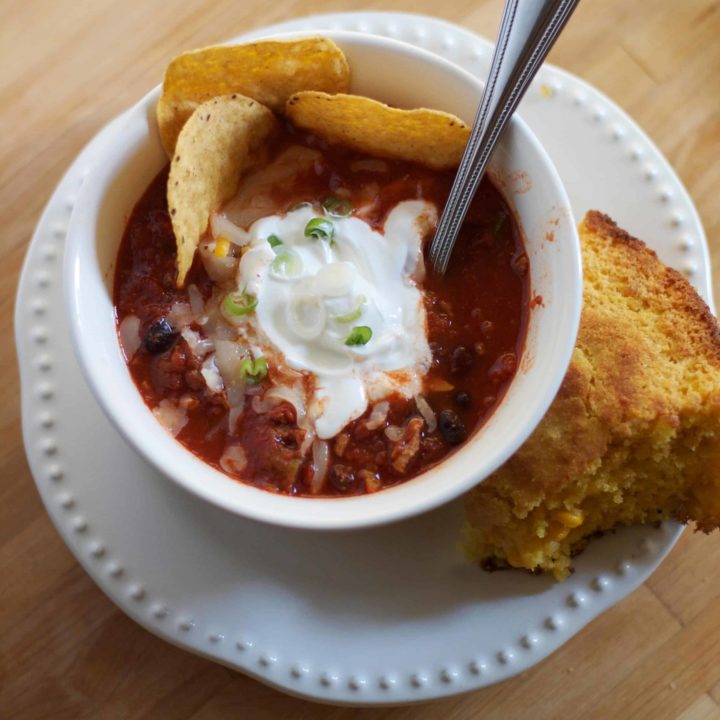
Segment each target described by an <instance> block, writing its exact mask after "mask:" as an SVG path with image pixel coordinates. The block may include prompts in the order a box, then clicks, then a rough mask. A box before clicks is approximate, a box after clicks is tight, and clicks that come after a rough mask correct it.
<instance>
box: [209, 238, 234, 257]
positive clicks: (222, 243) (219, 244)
mask: <svg viewBox="0 0 720 720" xmlns="http://www.w3.org/2000/svg"><path fill="white" fill-rule="evenodd" d="M229 252H230V241H229V240H228V239H227V238H226V237H222V236H220V237H219V238H218V239H217V241H216V242H215V251H214V252H213V255H214V256H215V257H226V256H227V254H228V253H229Z"/></svg>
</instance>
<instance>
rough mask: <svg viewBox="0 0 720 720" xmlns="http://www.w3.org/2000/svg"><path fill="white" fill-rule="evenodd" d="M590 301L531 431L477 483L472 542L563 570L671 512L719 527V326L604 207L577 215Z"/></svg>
mask: <svg viewBox="0 0 720 720" xmlns="http://www.w3.org/2000/svg"><path fill="white" fill-rule="evenodd" d="M579 230H580V239H581V244H582V250H583V265H584V268H583V275H584V289H583V311H582V318H581V322H580V331H579V334H578V338H577V342H576V346H575V350H574V352H573V356H572V360H571V363H570V366H569V368H568V371H567V374H566V376H565V379H564V380H563V383H562V385H561V387H560V390H559V392H558V394H557V396H556V397H555V400H554V401H553V403H552V405H551V406H550V409H549V410H548V412H547V414H546V415H545V417H544V418H543V420H542V421H541V423H540V424H539V425H538V427H537V428H536V430H535V432H534V433H533V434H532V435H531V436H530V438H529V439H528V440H527V441H526V443H525V444H524V445H523V446H522V447H521V448H520V449H519V450H518V451H517V452H516V453H515V455H514V456H513V457H512V458H510V460H508V462H506V463H505V465H503V466H502V467H501V468H499V469H498V470H497V471H496V472H495V473H494V474H493V475H491V476H490V477H489V478H488V479H487V480H485V481H484V482H483V483H482V484H481V485H479V486H478V487H477V488H475V489H473V490H472V491H471V492H470V493H468V494H467V496H466V500H465V507H466V516H467V526H466V529H465V550H466V553H467V555H468V557H469V558H470V559H472V560H473V561H477V562H481V563H482V564H483V565H484V566H485V567H503V566H507V565H510V566H513V567H519V568H527V569H529V570H536V571H538V570H542V571H546V572H551V573H553V574H554V575H555V577H556V578H558V579H563V578H564V577H566V576H567V575H568V573H569V572H570V571H571V570H572V566H571V557H572V555H573V554H576V553H577V552H578V551H579V550H581V549H582V548H583V547H584V546H585V544H586V542H587V540H588V538H589V537H591V536H592V535H593V534H596V533H598V532H603V531H606V530H610V529H612V528H614V527H617V526H619V525H630V524H636V523H650V522H656V521H658V520H660V519H664V518H668V517H675V518H677V519H679V520H681V521H683V522H686V521H688V520H694V521H695V522H696V523H697V527H698V529H700V530H704V531H705V532H709V531H710V530H713V529H715V528H716V527H718V526H720V329H719V327H718V323H717V321H716V319H715V318H714V317H713V315H712V313H711V312H710V310H709V309H708V307H707V306H706V305H705V303H704V302H703V301H702V299H701V298H700V297H699V296H698V294H697V293H696V292H695V290H694V289H693V288H692V286H691V285H690V284H689V283H688V282H687V280H686V279H685V278H684V277H682V276H681V275H680V274H679V273H677V272H676V271H675V270H672V269H670V268H667V267H665V266H664V265H663V264H662V263H661V262H660V260H659V259H658V258H657V256H656V254H655V253H654V252H653V251H652V250H650V249H648V248H647V247H646V246H645V244H644V243H643V242H641V241H640V240H638V239H636V238H634V237H632V236H630V235H629V234H628V233H626V232H625V231H624V230H622V229H620V228H619V227H618V226H617V225H616V224H615V223H614V222H613V221H612V220H611V219H610V218H609V217H607V216H606V215H603V214H602V213H599V212H596V211H591V212H589V213H588V214H587V215H586V217H585V218H584V220H583V221H582V223H581V224H580V227H579Z"/></svg>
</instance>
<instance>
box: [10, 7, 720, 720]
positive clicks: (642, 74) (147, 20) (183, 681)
mask: <svg viewBox="0 0 720 720" xmlns="http://www.w3.org/2000/svg"><path fill="white" fill-rule="evenodd" d="M0 9H1V10H2V21H1V22H0V100H1V102H0V228H2V232H0V252H1V257H2V264H3V267H4V268H5V270H4V271H3V272H2V273H0V331H1V333H2V337H5V338H6V341H5V342H3V343H1V344H0V367H1V368H2V371H3V376H4V377H5V378H6V380H5V381H4V382H3V383H2V384H0V718H2V719H3V720H5V719H9V718H12V719H13V720H20V719H21V718H53V720H62V719H64V718H113V719H115V718H161V719H162V720H165V719H166V718H167V719H176V718H177V719H181V718H182V719H183V720H184V719H190V718H192V720H210V719H211V718H229V717H238V718H273V719H277V718H350V717H360V718H389V719H392V720H400V719H401V718H420V719H423V720H425V719H430V718H432V719H435V718H449V719H457V720H460V719H464V718H479V717H482V718H502V719H507V718H519V719H524V718H532V719H533V720H543V719H545V718H575V717H582V718H595V717H597V718H603V720H605V719H613V718H633V719H636V718H652V719H653V720H657V719H659V718H683V720H709V719H710V718H720V572H718V569H720V537H717V536H711V537H706V536H703V535H697V534H694V533H692V532H690V531H687V532H686V533H685V534H684V535H683V536H682V538H681V540H680V542H679V543H678V545H677V547H676V548H675V549H674V550H673V552H672V553H671V554H670V556H669V558H668V559H667V560H666V561H665V562H664V563H663V565H662V566H661V568H660V569H659V570H658V571H657V572H656V573H655V574H654V575H653V576H652V578H651V579H650V580H649V581H648V582H647V583H645V584H644V585H643V586H642V587H640V588H639V589H638V590H637V591H636V592H635V593H633V594H632V595H631V596H630V597H628V598H627V599H626V600H624V601H623V602H621V603H620V604H619V605H617V606H616V607H614V608H613V609H611V610H610V611H609V612H607V613H606V614H605V615H603V616H602V617H600V618H598V619H597V620H595V621H594V622H593V623H591V624H590V626H589V627H587V628H586V629H585V630H583V631H582V632H581V633H580V634H579V635H577V636H576V637H575V638H573V639H572V640H571V641H570V642H569V643H567V645H565V646H564V647H563V648H562V649H561V650H559V651H558V652H556V653H555V654H554V655H553V656H552V657H550V658H549V659H547V660H545V661H544V662H542V663H540V665H538V666H537V667H535V668H533V669H531V670H529V671H528V672H525V673H523V674H522V675H520V676H519V677H516V678H514V679H512V680H510V681H507V682H505V683H502V684H500V685H496V686H494V687H490V688H487V689H485V690H481V691H478V692H474V693H471V694H469V695H465V696H461V697H458V698H453V699H448V700H442V701H438V702H434V703H429V704H425V705H419V706H411V707H404V708H403V707H400V708H388V709H371V710H353V709H348V708H334V707H328V706H320V705H316V704H313V703H309V702H304V701H300V700H296V699H292V698H289V697H287V696H285V695H282V694H281V693H279V692H277V691H274V690H271V689H269V688H267V687H264V686H263V685H261V684H259V683H257V682H255V681H253V680H250V679H248V678H246V677H244V676H243V675H240V674H238V673H235V672H232V671H230V670H227V669H225V668H222V667H220V666H219V665H215V664H214V663H212V662H209V661H207V660H203V659H200V658H197V657H194V656H193V655H190V654H189V653H186V652H183V651H181V650H178V649H176V648H174V647H171V646H170V645H167V644H166V643H164V642H163V641H161V640H159V639H157V638H155V637H154V636H152V635H150V634H149V633H147V632H146V631H144V630H142V629H141V628H140V627H139V626H137V625H136V624H135V623H133V622H132V621H131V620H129V619H128V618H127V617H125V615H123V614H122V613H121V612H120V611H119V610H118V609H117V608H116V607H115V606H114V605H113V604H112V603H111V602H110V601H109V600H108V599H107V597H105V595H103V593H102V592H101V591H100V590H99V589H98V588H96V587H95V585H94V584H93V583H92V581H91V580H90V579H89V578H88V577H87V576H86V575H85V573H84V572H83V570H82V569H81V568H80V566H79V565H78V564H77V562H76V561H75V559H74V558H73V556H72V555H71V554H70V553H69V551H68V550H67V549H66V548H65V546H64V545H63V543H62V542H61V540H60V538H59V537H58V535H57V533H56V532H55V530H54V528H53V527H52V525H51V523H50V520H49V519H48V517H47V515H46V514H45V511H44V509H43V506H42V504H41V502H40V499H39V497H38V494H37V492H36V490H35V487H34V485H33V481H32V478H31V477H30V473H29V471H28V467H27V463H26V460H25V455H24V452H23V446H22V441H21V436H20V417H19V387H18V373H17V365H16V359H15V353H14V348H13V344H12V342H10V341H9V339H8V338H9V337H11V332H12V311H13V306H14V297H15V290H16V285H17V279H18V274H19V272H20V267H21V264H22V260H23V257H24V255H25V251H26V248H27V245H28V242H29V241H30V237H31V234H32V232H33V228H34V226H35V223H36V222H37V220H38V217H39V214H40V212H41V210H42V207H43V206H44V204H45V203H46V201H47V200H48V198H49V196H50V194H51V192H52V190H53V188H54V186H55V184H56V183H57V181H58V180H59V179H60V176H61V174H62V173H63V171H64V170H65V168H66V167H67V165H68V164H69V163H70V162H71V160H72V159H73V158H74V156H75V154H76V153H77V152H78V151H79V150H80V148H81V147H82V146H83V145H84V144H85V143H86V142H87V141H88V140H89V139H90V138H91V137H92V136H93V134H94V133H95V132H96V131H97V130H98V129H99V128H100V127H102V126H103V125H104V124H105V123H106V122H107V121H108V120H109V119H110V118H112V117H113V116H114V115H116V114H117V113H118V112H120V111H121V110H123V109H124V108H126V107H127V106H128V105H130V104H131V103H133V102H134V101H135V100H136V99H137V98H139V97H140V96H141V95H143V94H144V93H145V92H146V91H147V90H148V89H150V88H151V87H152V86H154V85H155V84H156V83H157V82H158V81H159V79H160V78H161V75H162V71H163V68H164V67H165V64H166V63H167V61H168V59H169V58H170V57H172V56H173V55H175V54H176V53H178V52H180V51H182V50H185V49H189V48H193V47H199V46H202V45H207V44H212V43H214V42H217V41H220V40H223V39H225V38H227V37H230V36H232V35H234V34H239V33H241V32H243V31H247V30H250V29H252V28H255V27H259V26H261V25H267V24H270V23H275V22H278V21H281V20H284V19H288V18H291V17H294V16H299V15H305V14H309V13H315V12H318V13H319V12H333V11H342V10H351V9H353V4H352V3H351V2H349V0H342V1H338V2H324V1H321V0H316V1H315V2H313V0H276V1H275V2H272V3H270V2H263V1H262V0H243V2H238V1H237V0H215V1H214V2H202V1H201V0H185V1H184V2H177V1H173V0H2V2H0ZM365 9H383V10H400V11H414V12H421V13H427V14H435V15H440V16H442V17H444V18H446V19H448V20H451V21H454V22H456V23H459V24H462V25H464V26H465V27H467V28H469V29H471V30H474V31H476V32H479V33H482V34H485V35H487V36H491V37H492V36H494V32H495V28H496V26H497V22H498V20H499V16H500V12H501V2H500V0H446V1H445V2H442V3H438V2H432V1H431V0H415V1H414V2H411V0H384V1H383V2H382V3H380V2H377V1H376V0H369V2H368V3H366V8H365ZM551 60H552V61H553V62H554V63H556V64H558V65H560V66H561V67H564V68H567V69H568V70H570V71H571V72H574V73H576V74H578V75H580V76H581V77H583V78H585V79H586V80H588V81H590V82H591V83H594V84H595V85H596V86H597V87H598V88H600V89H601V90H602V91H604V92H605V93H607V94H608V95H609V96H610V97H611V98H613V99H614V100H615V101H617V102H618V103H619V104H620V105H621V106H622V107H623V108H625V109H626V110H627V111H628V112H629V113H630V114H631V115H632V116H633V117H634V118H635V119H636V120H637V121H638V122H639V123H640V125H641V126H642V127H643V128H645V130H646V131H647V132H648V133H649V135H650V136H651V137H652V138H653V140H654V141H655V142H656V143H657V144H658V145H659V147H660V149H661V150H662V151H663V152H664V153H665V155H666V157H667V158H668V159H669V161H670V163H671V164H672V165H673V166H674V167H675V169H676V170H677V172H678V173H679V175H680V177H681V178H682V180H683V181H684V183H685V184H686V186H687V188H688V190H689V191H690V195H691V196H692V198H693V199H694V201H695V203H696V205H697V207H698V209H699V211H700V216H701V218H702V220H703V223H704V225H705V229H706V231H707V234H708V237H709V239H710V249H711V252H712V255H713V268H714V270H715V278H716V283H715V291H716V296H719V297H720V293H718V289H719V286H718V283H717V278H719V277H720V273H718V263H719V262H720V202H718V192H719V191H720V79H719V78H720V4H719V3H718V2H717V0H687V1H685V2H676V1H675V0H645V1H644V2H642V3H628V2H626V0H585V2H584V3H582V4H581V6H580V8H579V9H578V11H577V12H576V14H575V17H574V18H573V20H572V21H571V23H570V26H569V27H568V29H567V31H566V33H565V35H564V36H563V37H562V39H561V40H560V42H559V43H558V46H557V47H556V48H555V50H554V51H553V54H552V55H551ZM601 209H602V208H601Z"/></svg>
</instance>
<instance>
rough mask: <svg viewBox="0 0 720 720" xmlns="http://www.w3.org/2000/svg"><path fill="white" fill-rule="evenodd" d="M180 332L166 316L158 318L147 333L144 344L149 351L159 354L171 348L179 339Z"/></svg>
mask: <svg viewBox="0 0 720 720" xmlns="http://www.w3.org/2000/svg"><path fill="white" fill-rule="evenodd" d="M178 335H179V333H177V332H176V331H175V330H173V329H172V326H171V325H170V323H169V322H168V321H167V320H166V319H165V318H160V319H159V320H156V321H155V322H154V323H153V324H152V325H151V326H150V328H149V329H148V331H147V332H146V333H145V340H144V341H143V345H144V346H145V349H146V350H147V351H148V352H149V353H153V354H155V355H156V354H158V353H162V352H165V351H166V350H169V349H170V348H171V347H172V346H173V345H174V344H175V341H176V340H177V339H178Z"/></svg>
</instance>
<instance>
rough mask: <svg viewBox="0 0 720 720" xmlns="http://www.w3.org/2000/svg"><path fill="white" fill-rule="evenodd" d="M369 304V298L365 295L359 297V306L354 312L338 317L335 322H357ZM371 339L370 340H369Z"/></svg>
mask: <svg viewBox="0 0 720 720" xmlns="http://www.w3.org/2000/svg"><path fill="white" fill-rule="evenodd" d="M366 302H367V298H366V297H365V296H364V295H359V296H358V304H357V307H356V308H355V309H354V310H351V311H350V312H349V313H345V314H344V315H336V316H335V317H334V318H333V320H335V321H337V322H340V323H351V322H355V321H356V320H357V319H358V318H359V317H360V316H361V315H362V313H363V306H364V305H365V303H366ZM369 339H370V338H368V340H369Z"/></svg>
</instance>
